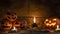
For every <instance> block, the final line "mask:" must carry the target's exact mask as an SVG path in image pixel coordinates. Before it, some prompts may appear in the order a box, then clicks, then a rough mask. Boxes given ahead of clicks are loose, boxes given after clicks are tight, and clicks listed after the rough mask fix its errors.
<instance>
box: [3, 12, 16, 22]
mask: <svg viewBox="0 0 60 34" xmlns="http://www.w3.org/2000/svg"><path fill="white" fill-rule="evenodd" d="M3 18H4V19H7V20H9V21H11V22H12V21H15V20H16V19H17V15H16V13H9V12H8V13H7V14H6V15H5V16H3Z"/></svg>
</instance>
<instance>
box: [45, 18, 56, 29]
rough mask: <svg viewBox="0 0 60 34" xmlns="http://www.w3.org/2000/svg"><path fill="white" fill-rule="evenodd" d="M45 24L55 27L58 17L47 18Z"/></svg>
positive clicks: (51, 27) (48, 26)
mask: <svg viewBox="0 0 60 34" xmlns="http://www.w3.org/2000/svg"><path fill="white" fill-rule="evenodd" d="M44 23H45V26H46V28H48V29H55V28H56V25H57V18H48V19H46V20H45V22H44Z"/></svg>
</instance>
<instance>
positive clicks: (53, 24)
mask: <svg viewBox="0 0 60 34" xmlns="http://www.w3.org/2000/svg"><path fill="white" fill-rule="evenodd" d="M46 25H47V26H55V25H56V23H51V24H49V23H46Z"/></svg>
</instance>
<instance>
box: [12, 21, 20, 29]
mask: <svg viewBox="0 0 60 34" xmlns="http://www.w3.org/2000/svg"><path fill="white" fill-rule="evenodd" d="M13 27H16V29H17V30H21V28H20V22H15V23H14V26H13Z"/></svg>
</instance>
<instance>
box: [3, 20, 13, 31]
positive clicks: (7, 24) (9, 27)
mask: <svg viewBox="0 0 60 34" xmlns="http://www.w3.org/2000/svg"><path fill="white" fill-rule="evenodd" d="M11 28H12V23H10V22H8V21H5V22H3V23H2V29H3V30H5V31H7V30H10V29H11Z"/></svg>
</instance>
